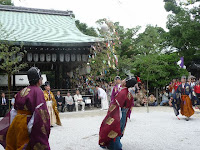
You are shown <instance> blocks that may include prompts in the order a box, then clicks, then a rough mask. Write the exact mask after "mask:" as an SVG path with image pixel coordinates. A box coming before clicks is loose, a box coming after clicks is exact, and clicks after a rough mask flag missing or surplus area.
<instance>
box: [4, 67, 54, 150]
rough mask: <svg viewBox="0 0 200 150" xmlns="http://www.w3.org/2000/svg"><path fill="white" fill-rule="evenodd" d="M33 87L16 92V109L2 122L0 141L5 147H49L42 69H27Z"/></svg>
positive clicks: (28, 149)
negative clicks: (42, 87)
mask: <svg viewBox="0 0 200 150" xmlns="http://www.w3.org/2000/svg"><path fill="white" fill-rule="evenodd" d="M28 79H29V83H30V86H28V87H26V88H24V89H23V90H21V91H20V92H19V93H17V96H16V99H15V104H14V108H13V109H12V110H11V111H10V112H9V113H8V114H7V115H6V117H5V118H3V119H2V120H1V121H0V144H1V145H2V146H3V147H4V148H5V149H6V150H50V147H49V142H48V138H49V134H50V120H49V114H48V110H47V106H46V102H45V99H44V94H43V91H42V90H41V89H40V86H41V84H42V77H41V73H40V70H39V69H38V68H36V67H32V68H30V69H29V70H28Z"/></svg>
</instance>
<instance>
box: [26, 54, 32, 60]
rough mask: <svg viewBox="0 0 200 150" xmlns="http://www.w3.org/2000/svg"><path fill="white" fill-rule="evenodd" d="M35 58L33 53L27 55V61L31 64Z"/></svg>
mask: <svg viewBox="0 0 200 150" xmlns="http://www.w3.org/2000/svg"><path fill="white" fill-rule="evenodd" d="M32 59H33V57H32V53H28V54H27V60H28V61H29V62H30V61H32Z"/></svg>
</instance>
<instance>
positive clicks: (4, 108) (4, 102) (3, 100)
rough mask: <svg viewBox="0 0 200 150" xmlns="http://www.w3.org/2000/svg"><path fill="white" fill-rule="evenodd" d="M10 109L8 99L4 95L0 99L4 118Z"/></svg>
mask: <svg viewBox="0 0 200 150" xmlns="http://www.w3.org/2000/svg"><path fill="white" fill-rule="evenodd" d="M8 107H9V102H8V99H7V98H6V95H5V93H2V94H1V99H0V115H1V116H2V117H4V116H5V114H6V111H7V109H8Z"/></svg>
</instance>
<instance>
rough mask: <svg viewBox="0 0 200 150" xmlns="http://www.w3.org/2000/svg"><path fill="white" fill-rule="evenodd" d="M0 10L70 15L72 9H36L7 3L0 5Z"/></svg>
mask: <svg viewBox="0 0 200 150" xmlns="http://www.w3.org/2000/svg"><path fill="white" fill-rule="evenodd" d="M0 10H4V11H15V12H26V13H36V14H49V15H59V16H72V15H73V11H68V10H67V11H61V10H51V9H38V8H28V7H17V6H8V5H0Z"/></svg>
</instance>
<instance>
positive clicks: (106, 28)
mask: <svg viewBox="0 0 200 150" xmlns="http://www.w3.org/2000/svg"><path fill="white" fill-rule="evenodd" d="M101 31H103V32H107V31H108V26H107V24H105V23H104V24H102V25H101Z"/></svg>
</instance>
